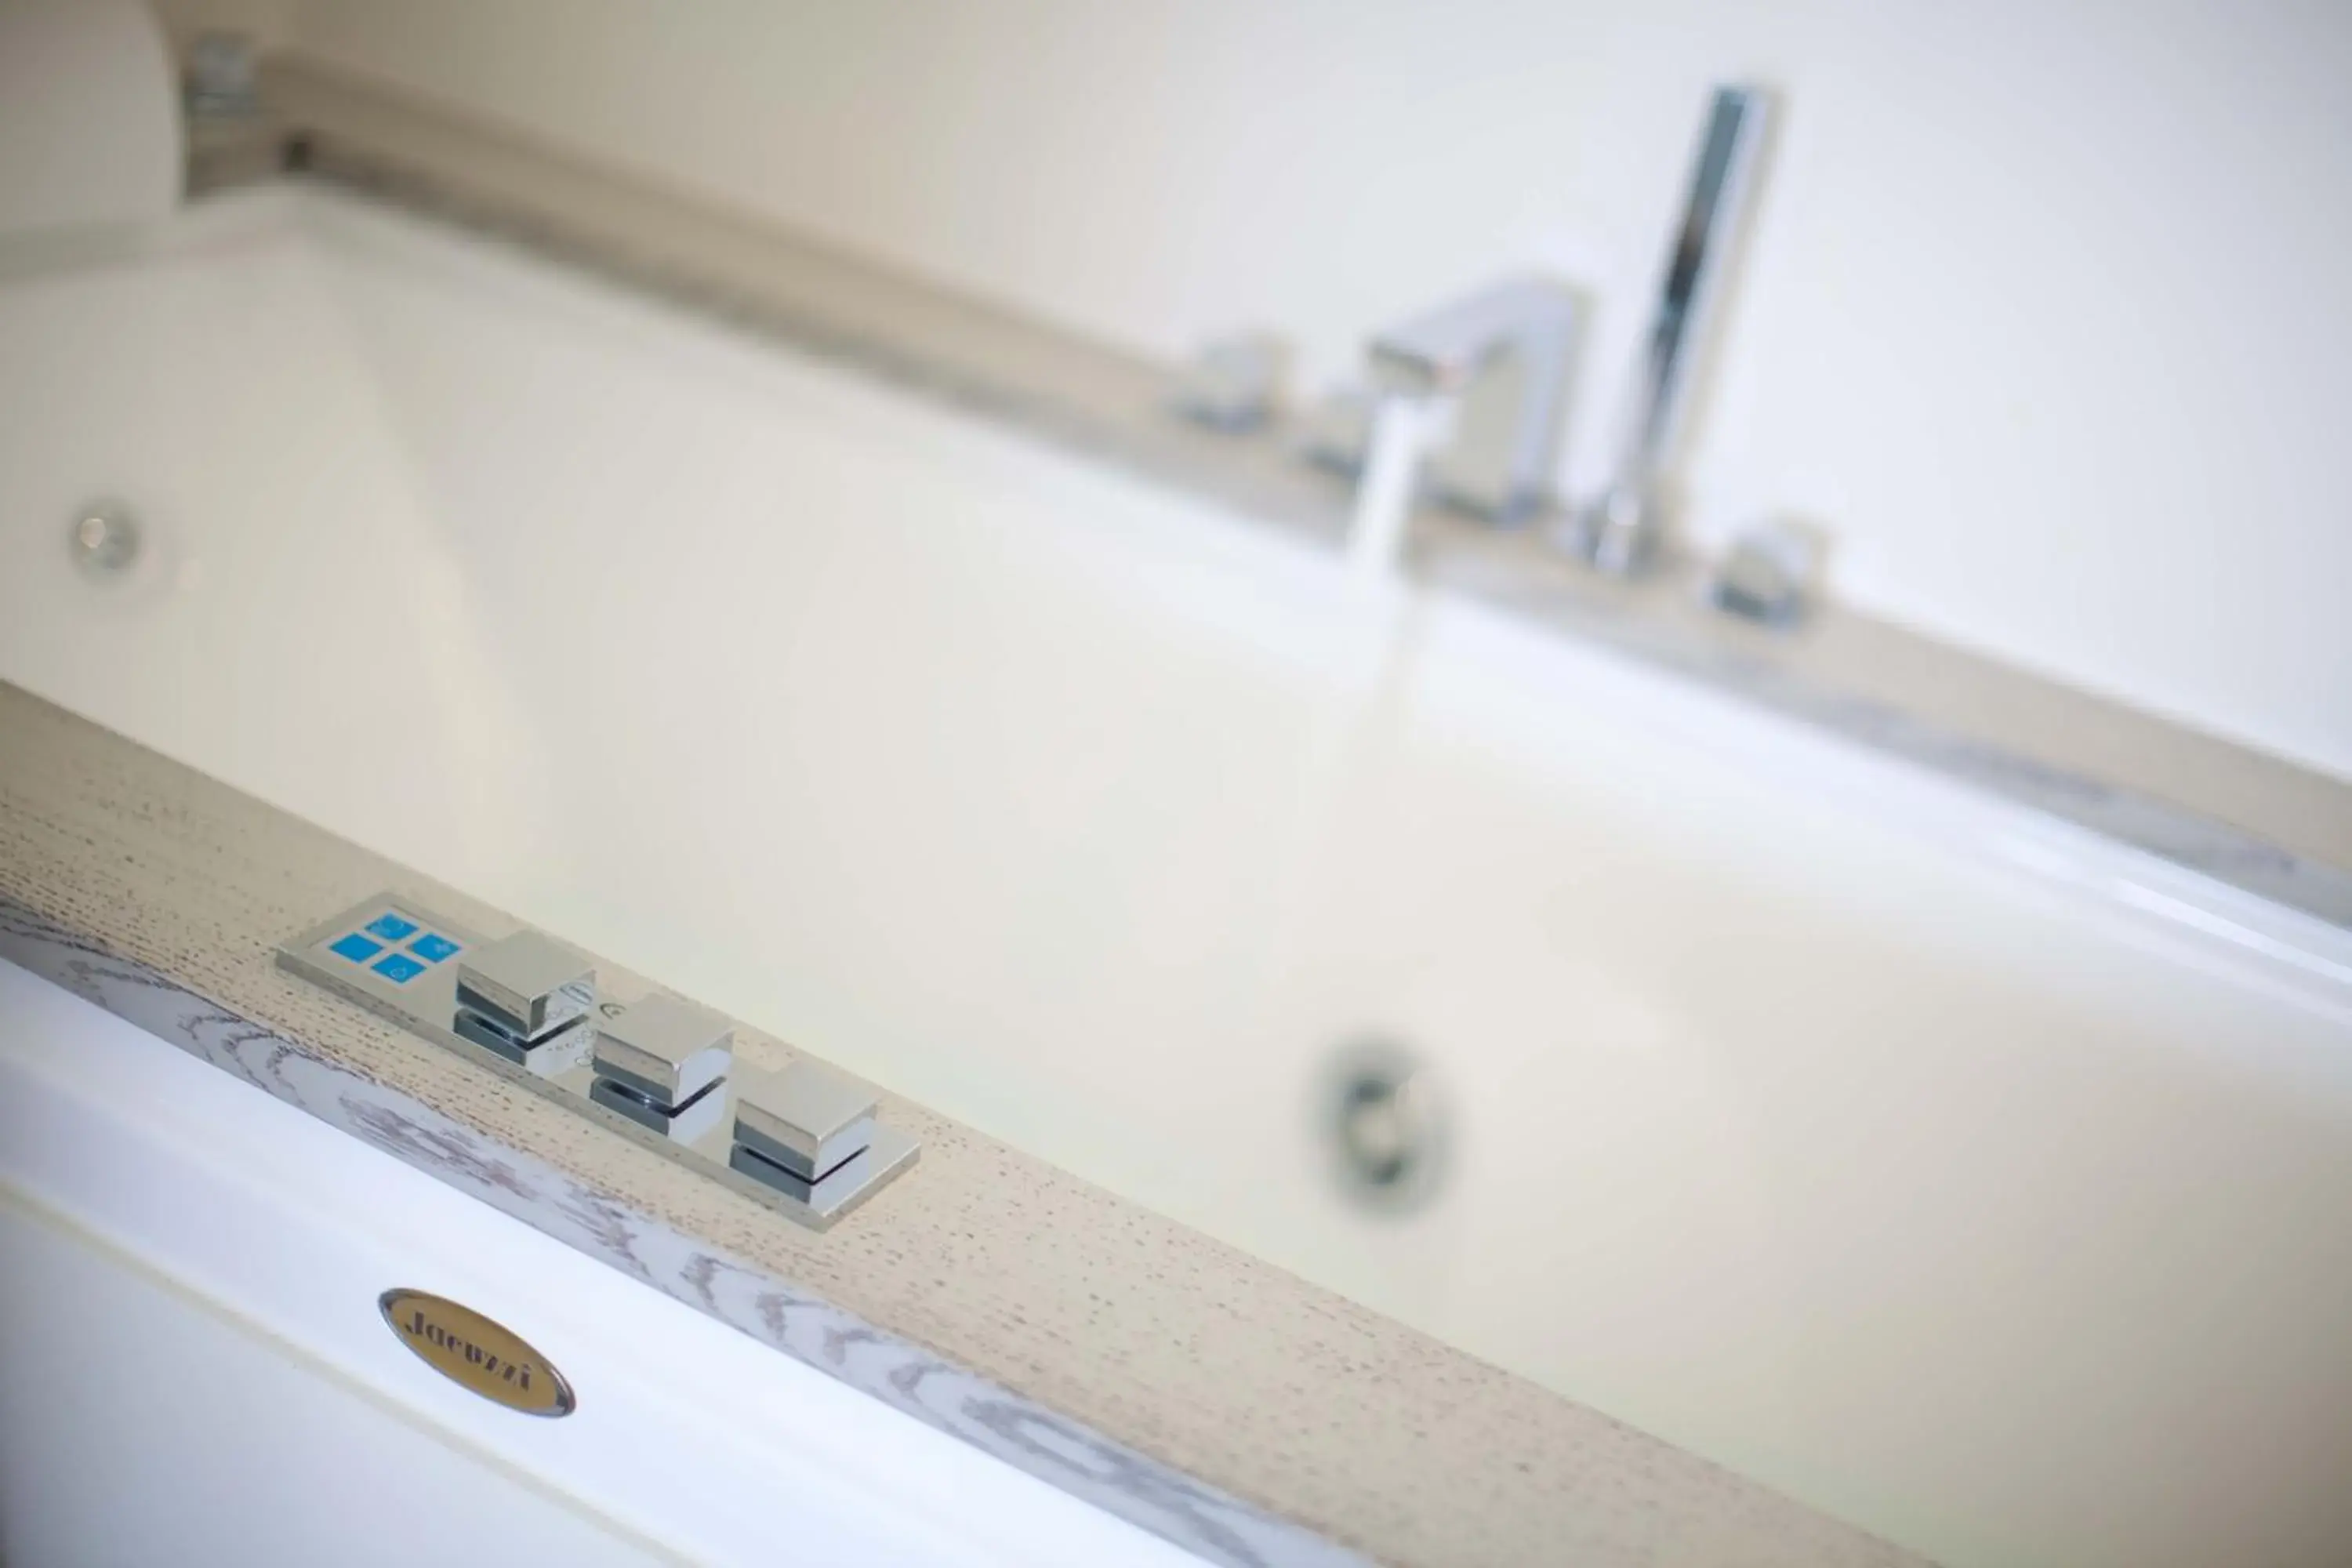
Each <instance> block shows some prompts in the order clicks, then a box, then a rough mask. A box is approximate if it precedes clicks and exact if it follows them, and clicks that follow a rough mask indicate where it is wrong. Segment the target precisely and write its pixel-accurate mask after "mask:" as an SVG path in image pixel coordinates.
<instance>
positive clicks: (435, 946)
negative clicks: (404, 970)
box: [408, 931, 457, 963]
mask: <svg viewBox="0 0 2352 1568" xmlns="http://www.w3.org/2000/svg"><path fill="white" fill-rule="evenodd" d="M408 951H409V952H413V953H415V955H416V956H417V957H419V958H421V959H423V960H424V961H425V963H440V962H441V961H442V960H443V959H445V958H446V957H448V956H449V955H450V954H451V953H453V952H457V943H456V942H451V941H450V940H449V939H448V938H447V937H446V936H443V935H442V934H441V933H440V932H439V931H426V932H425V934H424V935H423V936H420V937H418V938H417V939H416V940H415V942H410V943H409V944H408Z"/></svg>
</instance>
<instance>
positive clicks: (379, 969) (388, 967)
mask: <svg viewBox="0 0 2352 1568" xmlns="http://www.w3.org/2000/svg"><path fill="white" fill-rule="evenodd" d="M368 967H369V968H371V969H373V970H374V971H375V972H376V973H378V974H381V975H383V977H384V978H385V979H386V980H389V981H391V982H392V983H393V984H395V985H405V984H408V983H409V982H410V981H412V980H414V979H415V978H416V977H417V976H418V975H420V974H422V973H425V965H423V964H422V963H417V962H416V960H415V959H413V958H411V957H409V956H408V954H406V953H404V952H387V953H385V954H384V955H383V957H382V958H379V959H377V960H376V961H375V962H374V963H372V964H370V965H368Z"/></svg>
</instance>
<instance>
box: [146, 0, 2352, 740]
mask: <svg viewBox="0 0 2352 1568" xmlns="http://www.w3.org/2000/svg"><path fill="white" fill-rule="evenodd" d="M203 5H204V0H180V4H179V5H176V6H175V7H173V8H174V9H175V10H181V11H189V10H199V9H202V8H203ZM247 8H248V9H249V8H250V5H248V6H247ZM289 32H290V34H291V36H292V37H293V38H294V39H295V41H297V42H299V43H300V44H301V45H303V46H304V47H309V48H311V49H313V50H316V51H318V52H320V53H323V54H325V55H327V56H330V57H331V58H336V59H339V60H341V61H344V62H346V63H349V64H352V65H355V66H360V67H364V68H368V69H371V70H373V71H376V72H379V73H382V74H384V75H386V76H389V77H392V78H395V79H400V80H402V81H404V82H407V83H409V84H412V85H414V86H415V87H418V88H422V89H428V90H431V91H433V92H436V93H438V94H442V95H446V96H448V97H451V98H455V99H457V100H464V101H466V102H467V103H470V104H473V105H475V106H477V107H479V108H481V109H485V110H492V111H494V112H496V113H498V114H499V115H502V116H504V117H507V118H509V119H510V120H513V121H520V122H524V123H527V124H529V125H531V126H533V127H536V128H539V129H541V130H542V131H544V132H550V133H552V134H555V135H558V136H560V137H562V138H566V139H570V140H572V141H574V142H579V143H583V144H586V145H590V146H593V147H594V148H596V149H598V150H600V151H602V152H604V153H608V154H616V155H619V156H622V157H625V158H627V159H629V160H631V161H634V162H635V163H641V164H645V165H647V166H650V167H655V168H658V169H661V170H664V171H667V172H668V173H670V174H673V175H677V176H681V177H684V178H686V179H688V180H690V181H692V182H695V183H697V184H701V185H703V186H706V187H709V189H711V190H713V191H717V192H720V193H724V194H725V195H729V196H731V197H733V198H736V199H739V200H743V201H748V202H751V203H752V204H755V205H758V206H760V207H762V208H764V209H767V210H769V211H771V212H772V213H774V214H776V215H778V216H782V217H784V218H786V219H789V220H791V221H792V222H793V223H795V224H799V225H803V226H809V227H812V228H814V229H817V230H821V231H824V232H826V233H829V234H831V235H833V236H835V237H839V238H842V239H844V240H846V241H848V242H850V243H852V244H854V245H856V246H857V247H862V248H864V249H866V250H867V251H870V252H871V253H874V254H876V255H877V256H881V257H885V258H889V259H891V260H892V261H895V262H897V263H898V264H901V265H903V266H907V267H910V268H916V269H919V270H920V271H923V272H926V273H929V274H931V275H933V276H936V277H939V278H942V279H949V280H952V281H954V282H957V283H959V284H962V285H965V286H967V287H969V288H971V289H975V290H978V291H980V292H982V293H984V294H987V295H990V296H992V297H994V298H996V299H998V300H1004V301H1008V302H1011V303H1013V304H1015V305H1018V306H1020V307H1023V308H1024V309H1027V310H1033V311H1035V312H1037V313H1039V314H1042V315H1045V316H1049V317H1052V318H1054V319H1055V320H1058V321H1064V322H1066V323H1068V324H1070V325H1073V326H1076V327H1077V328H1080V329H1082V330H1084V331H1088V332H1092V333H1097V334H1099V335H1102V336H1104V337H1107V338H1111V339H1115V340H1118V341H1120V342H1126V343H1129V344H1133V345H1135V346H1138V347H1139V348H1142V349H1146V350H1149V351H1151V352H1153V353H1161V354H1170V355H1173V354H1180V353H1183V352H1185V351H1186V350H1187V348H1188V347H1189V346H1190V345H1192V344H1193V343H1195V342H1197V341H1198V340H1199V339H1201V338H1202V337H1203V336H1205V335H1208V334H1211V333H1213V332H1217V331H1223V330H1226V329H1229V328H1231V327H1233V326H1234V325H1236V324H1242V323H1265V324H1267V325H1271V326H1274V327H1276V328H1278V329H1281V330H1284V331H1288V332H1291V333H1294V334H1296V336H1297V338H1298V340H1299V341H1300V342H1301V346H1302V348H1303V350H1304V352H1305V360H1306V364H1307V368H1308V370H1309V372H1310V373H1311V374H1312V375H1313V376H1315V377H1317V378H1318V379H1319V378H1321V377H1325V376H1329V375H1334V374H1340V373H1342V372H1343V371H1345V370H1346V369H1347V368H1348V367H1349V364H1350V363H1352V361H1353V359H1354V356H1355V354H1356V352H1357V347H1358V345H1359V344H1360V342H1361V341H1362V340H1363V338H1364V336H1365V334H1366V333H1367V331H1370V329H1372V328H1374V327H1376V326H1378V325H1379V324H1381V323H1382V322H1383V321H1388V320H1390V319H1391V318H1393V317H1395V316H1396V315H1398V314H1399V313H1400V312H1402V311H1405V310H1412V309H1413V308H1416V307H1419V306H1422V305H1424V304H1427V303H1431V302H1433V301H1435V300H1438V299H1440V298H1442V297H1443V296H1444V295H1445V294H1446V293H1447V292H1448V291H1449V290H1454V289H1462V288H1464V287H1465V286H1470V285H1475V284H1476V283H1478V282H1480V281H1481V280H1483V279H1487V278H1489V277H1492V276H1494V275H1496V274H1497V273H1500V272H1503V271H1505V270H1507V269H1510V268H1524V267H1527V266H1529V265H1530V264H1533V265H1539V266H1546V267H1549V268H1554V269H1556V270H1559V271H1560V272H1562V273H1564V274H1566V275H1567V276H1570V278H1573V279H1579V280H1580V281H1582V282H1584V283H1586V284H1588V285H1590V286H1591V288H1592V289H1594V290H1595V291H1596V293H1597V295H1598V297H1599V300H1600V304H1601V313H1600V317H1599V321H1598V323H1597V337H1596V340H1595V342H1594V344H1593V353H1591V356H1590V357H1589V359H1588V362H1587V366H1586V372H1587V374H1586V379H1585V381H1584V384H1583V391H1584V393H1585V395H1584V397H1583V399H1582V404H1581V407H1580V410H1579V421H1578V433H1577V437H1576V439H1575V440H1574V442H1573V450H1572V452H1571V455H1570V476H1569V477H1570V479H1571V481H1572V482H1574V483H1576V484H1578V485H1588V484H1590V483H1591V481H1592V479H1593V478H1594V476H1595V474H1596V472H1597V468H1598V465H1599V463H1600V461H1601V459H1602V458H1603V457H1604V456H1605V446H1606V430H1607V426H1608V425H1609V423H1610V421H1609V420H1608V419H1607V418H1606V417H1604V415H1605V414H1606V411H1607V410H1609V409H1611V408H1613V407H1614V406H1615V405H1616V402H1617V388H1618V385H1619V384H1620V383H1621V382H1622V379H1623V373H1624V369H1625V366H1626V364H1627V363H1628V361H1629V358H1630V345H1631V342H1632V340H1633V334H1634V333H1635V331H1637V329H1638V324H1639V320H1640V317H1641V314H1642V311H1643V306H1644V302H1645V300H1646V298H1647V295H1648V293H1649V290H1650V289H1651V286H1652V282H1651V280H1652V276H1653V274H1654V268H1655V265H1656V261H1657V258H1658V251H1659V247H1660V244H1661V240H1662V237H1663V236H1664V231H1665V227H1666V225H1667V222H1668V219H1669V215H1670V208H1671V206H1672V204H1673V201H1674V199H1675V191H1676V187H1677V185H1678V184H1679V182H1680V179H1681V176H1682V172H1683V167H1684V163H1685V158H1686V155H1687V152H1688V145H1689V140H1690V137H1691V134H1692V132H1693V131H1694V129H1695V125H1696V115H1697V112H1698V110H1699V106H1700V103H1701V101H1702V97H1703V94H1704V92H1705V90H1706V86H1707V85H1708V83H1709V82H1710V81H1712V80H1715V79H1718V78H1721V77H1724V76H1727V75H1746V76H1752V77H1754V78H1758V79H1763V80H1766V81H1769V82H1772V83H1775V84H1777V85H1779V86H1780V87H1781V88H1783V89H1786V92H1787V95H1788V99H1789V104H1790V109H1789V113H1788V115H1787V118H1786V121H1785V127H1784V130H1785V134H1784V137H1783V140H1782V143H1781V146H1780V156H1779V158H1778V161H1777V167H1776V170H1775V172H1774V174H1773V177H1772V180H1771V184H1770V187H1769V190H1768V193H1767V197H1766V207H1765V210H1764V214H1763V220H1762V223H1761V225H1760V226H1759V230H1758V232H1757V234H1756V236H1755V244H1754V245H1753V247H1751V250H1750V253H1749V261H1748V268H1747V274H1746V278H1745V281H1744V288H1743V290H1742V294H1741V297H1740V299H1739V300H1738V303H1737V308H1736V310H1735V312H1734V315H1733V318H1732V320H1731V321H1730V322H1729V329H1730V331H1729V337H1728V339H1727V342H1726V344H1725V349H1724V352H1723V353H1722V355H1721V358H1720V362H1719V373H1718V374H1717V378H1716V381H1715V395H1714V397H1713V399H1712V406H1711V409H1710V410H1709V412H1708V414H1707V416H1706V419H1705V420H1704V421H1703V423H1702V425H1701V426H1700V428H1699V429H1698V431H1697V437H1698V439H1697V444H1696V452H1695V461H1694V465H1693V468H1692V471H1691V478H1692V481H1693V484H1692V489H1693V502H1694V517H1693V525H1694V531H1695V532H1696V533H1698V534H1699V535H1701V536H1702V537H1714V536H1718V535H1719V534H1720V532H1721V531H1723V530H1724V529H1725V528H1726V527H1727V526H1728V525H1731V524H1734V523H1737V522H1738V521H1741V520H1743V519H1746V518H1748V517H1750V516H1752V515H1754V514H1756V513H1758V512H1759V511H1764V510H1784V509H1785V510H1797V511H1801V512H1804V513H1808V514H1811V515H1812V516H1814V517H1816V518H1817V519H1818V520H1820V521H1822V522H1823V523H1825V524H1826V525H1827V526H1828V527H1829V528H1831V529H1832V531H1833V532H1834V533H1835V534H1836V536H1837V538H1838V540H1839V542H1840V555H1839V557H1838V560H1837V562H1836V572H1837V575H1838V577H1839V579H1840V581H1841V584H1842V585H1843V591H1844V592H1845V593H1847V594H1848V595H1850V596H1851V597H1852V598H1853V599H1854V600H1856V601H1857V602H1859V603H1861V604H1863V605H1866V606H1868V607H1871V608H1873V609H1875V610H1877V611H1879V612H1881V613H1884V614H1887V615H1890V616H1895V617H1897V618H1899V619H1903V620H1906V621H1909V622H1912V623H1914V624H1916V625H1918V626H1922V627H1925V628H1927V629H1929V630H1931V631H1934V632H1936V633H1937V634H1939V635H1942V636H1945V637H1951V638H1955V639H1958V640H1960V641H1963V642H1968V643H1971V644H1976V645H1979V646H1981V647H1988V648H1991V649H1994V650H1997V651H1998V652H2000V654H2002V655H2004V656H2005V657H2007V658H2011V659H2013V660H2015V661H2018V662H2021V663H2024V664H2027V665H2031V666H2034V667H2038V668H2042V669H2045V670H2048V671H2051V672H2053V673H2056V674H2058V675H2061V676H2063V677H2064V678H2066V679H2071V680H2074V681H2075V682H2077V683H2079V684H2082V685H2085V686H2089V687H2093V688H2095V689H2103V690H2105V691H2108V692H2111V693H2114V694H2116V695H2119V696H2121V697H2123V698H2125V699H2126V700H2131V701H2134V702H2137V703H2138V704H2140V705H2143V706H2146V707H2148V708H2152V709H2156V710H2161V711H2166V712H2169V713H2172V714H2175V715H2179V716H2183V717H2186V718H2188V719H2189V720H2191V721H2194V722H2196V723H2198V724H2200V726H2202V727H2205V728H2208V729H2210V730H2214V731H2220V732H2222V733H2226V734H2229V735H2231V736H2234V737H2238V738H2241V739H2243V740H2246V741H2249V742H2253V743H2255V744H2258V745H2261V746H2263V747H2266V748H2269V749H2272V750H2274V751H2276V752H2282V753H2284V754H2287V755H2290V756H2294V757H2296V758H2298V759H2300V760H2302V761H2305V762H2306V763H2311V764H2313V765H2315V766H2319V767H2322V768H2325V769H2327V770H2329V771H2331V772H2334V773H2336V774H2338V775H2342V776H2347V777H2352V675H2347V673H2346V672H2347V671H2352V616H2345V615H2343V614H2342V613H2341V612H2340V611H2339V609H2338V604H2339V601H2340V599H2341V596H2342V594H2343V590H2344V585H2345V584H2347V583H2352V526H2347V519H2346V515H2345V513H2346V507H2345V503H2344V501H2343V500H2342V494H2343V489H2344V481H2345V479H2347V473H2346V469H2347V460H2346V458H2345V457H2344V455H2343V454H2344V443H2343V441H2342V438H2341V436H2340V434H2339V432H2340V431H2341V429H2342V428H2343V426H2345V424H2346V420H2347V416H2352V268H2347V267H2345V266H2344V265H2343V264H2342V261H2341V258H2342V256H2343V255H2344V254H2345V253H2346V252H2347V251H2352V95H2347V93H2345V92H2344V91H2343V90H2342V83H2343V82H2344V81H2345V80H2346V79H2347V76H2348V75H2352V7H2344V6H2340V5H2326V4H2310V5H2290V4H2265V5H2198V4H2184V3H2180V0H2166V3H2163V4H2146V5H2123V4H2113V5H2103V4H2093V3H2087V0H2074V3H2067V4H2058V5H2025V4H2020V3H2016V0H1999V3H1994V4H1981V5H1966V6H1954V5H1932V4H1927V3H1926V0H1908V3H1904V4H1883V3H1879V4H1874V3H1872V0H1777V3H1775V4H1772V5H1741V4H1738V3H1737V0H1669V3H1665V4H1654V5H1640V4H1634V3H1633V0H1455V3H1452V4H1444V5H1437V4H1395V3H1391V4H1379V5H1368V4H1362V3H1357V4H1349V3H1346V0H1287V3H1286V4H1284V5H1279V6H1268V5H1244V4H1223V5H1199V4H1185V3H1182V0H1124V3H1122V4H1119V5H1089V4H1086V3H1085V0H1027V3H1026V4H1023V5H981V4H965V3H959V0H887V3H883V4H875V5H856V6H851V5H816V4H805V3H804V4H800V5H779V4H775V3H773V0H698V3H697V4H694V5H674V4H661V3H659V0H489V3H484V0H411V3H408V4H404V5H381V4H373V3H371V0H300V3H299V5H298V6H297V8H296V10H295V11H294V12H293V14H292V19H291V22H290V25H289Z"/></svg>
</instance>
